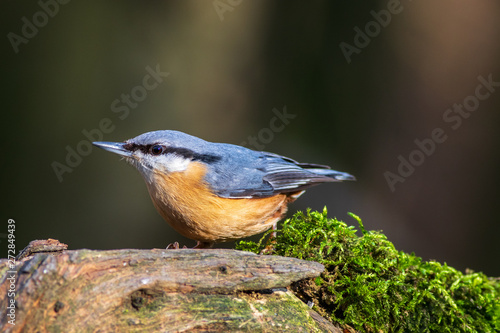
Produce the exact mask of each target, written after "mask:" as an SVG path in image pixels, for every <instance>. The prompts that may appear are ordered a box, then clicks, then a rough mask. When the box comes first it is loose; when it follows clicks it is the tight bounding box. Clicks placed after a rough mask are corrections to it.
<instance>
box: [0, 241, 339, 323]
mask: <svg viewBox="0 0 500 333" xmlns="http://www.w3.org/2000/svg"><path fill="white" fill-rule="evenodd" d="M323 269H324V267H323V266H322V265H321V264H319V263H316V262H312V261H303V260H298V259H294V258H286V257H279V256H261V255H255V254H252V253H249V252H242V251H235V250H224V249H209V250H192V249H180V250H164V249H153V250H111V251H96V250H85V249H83V250H70V251H68V250H66V251H61V252H59V253H57V254H48V253H35V254H32V255H30V256H28V257H26V258H24V259H22V260H20V261H18V262H17V263H16V264H15V267H13V268H9V266H8V264H7V260H4V259H2V260H0V295H2V298H1V299H0V313H4V314H2V316H1V318H0V325H1V328H2V330H1V331H7V332H82V331H83V332H128V331H136V332H142V331H144V332H155V331H160V332H201V331H203V332H207V331H208V332H216V331H234V332H240V331H241V332H273V331H277V332H278V331H290V332H295V331H297V332H300V331H302V332H315V331H317V332H325V331H326V332H340V330H337V329H336V328H335V327H334V326H333V325H331V324H329V323H328V322H327V321H324V320H320V319H318V316H317V314H316V313H314V312H313V311H312V310H310V309H309V307H308V306H307V305H305V304H304V303H303V302H302V301H300V300H299V299H298V298H296V297H295V296H294V295H293V294H292V293H291V292H290V291H288V290H287V289H286V287H287V286H289V285H290V284H291V283H292V282H295V281H298V280H301V279H305V278H311V277H315V276H318V275H319V274H320V273H321V272H322V271H323ZM13 275H15V300H16V310H15V325H11V324H9V323H8V320H9V317H8V316H7V315H6V313H5V309H6V308H7V306H8V302H9V299H8V298H7V297H6V295H7V293H8V291H9V289H12V288H13V287H14V286H13V284H12V281H14V280H12V279H9V277H12V276H13Z"/></svg>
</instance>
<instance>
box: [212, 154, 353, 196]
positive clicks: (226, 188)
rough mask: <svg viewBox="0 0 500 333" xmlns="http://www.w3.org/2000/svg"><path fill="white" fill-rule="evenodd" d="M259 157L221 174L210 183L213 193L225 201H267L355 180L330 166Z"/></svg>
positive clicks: (280, 158) (273, 157)
mask: <svg viewBox="0 0 500 333" xmlns="http://www.w3.org/2000/svg"><path fill="white" fill-rule="evenodd" d="M259 154H260V155H258V157H257V158H255V159H252V160H248V161H246V163H245V164H242V165H240V166H237V165H233V166H232V167H231V168H225V170H218V171H219V172H218V175H217V172H216V174H215V175H216V177H213V178H214V179H212V181H210V182H209V183H210V184H211V186H212V189H213V191H214V192H215V193H216V194H217V195H219V196H221V197H225V198H264V197H270V196H273V195H276V194H279V193H290V192H298V191H302V190H304V189H306V188H308V187H310V186H313V185H317V184H320V183H325V182H335V181H342V180H348V179H351V178H349V177H352V176H350V175H348V174H345V173H342V172H338V171H334V170H331V169H330V168H329V167H328V166H323V165H318V164H307V163H299V162H297V161H294V160H292V159H290V158H287V157H284V156H280V155H276V154H272V153H263V152H262V153H259ZM225 165H228V164H225ZM217 176H218V177H217Z"/></svg>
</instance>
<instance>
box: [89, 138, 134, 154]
mask: <svg viewBox="0 0 500 333" xmlns="http://www.w3.org/2000/svg"><path fill="white" fill-rule="evenodd" d="M92 144H93V145H94V146H96V147H99V148H102V149H104V150H107V151H110V152H112V153H115V154H118V155H121V156H124V157H131V156H132V152H131V151H130V150H127V149H125V143H123V142H104V141H98V142H92Z"/></svg>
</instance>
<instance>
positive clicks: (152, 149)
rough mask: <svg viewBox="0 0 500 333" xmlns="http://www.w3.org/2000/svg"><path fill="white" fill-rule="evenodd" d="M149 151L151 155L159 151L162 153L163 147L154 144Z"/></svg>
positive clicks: (158, 153) (157, 153)
mask: <svg viewBox="0 0 500 333" xmlns="http://www.w3.org/2000/svg"><path fill="white" fill-rule="evenodd" d="M149 151H150V152H151V154H153V155H160V154H161V153H163V152H164V151H165V147H164V146H162V145H154V146H152V147H151V149H150V150H149Z"/></svg>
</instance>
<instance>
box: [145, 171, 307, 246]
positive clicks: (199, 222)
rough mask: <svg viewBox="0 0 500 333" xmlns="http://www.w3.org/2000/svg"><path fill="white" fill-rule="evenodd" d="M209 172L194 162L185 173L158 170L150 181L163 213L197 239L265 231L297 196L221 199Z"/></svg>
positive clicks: (220, 238) (216, 239)
mask: <svg viewBox="0 0 500 333" xmlns="http://www.w3.org/2000/svg"><path fill="white" fill-rule="evenodd" d="M205 173H206V167H205V166H204V165H203V164H202V163H199V162H192V163H191V164H190V165H189V166H188V168H187V170H185V171H182V172H173V173H171V174H168V175H167V174H163V173H155V175H154V176H153V182H152V183H147V185H148V190H149V193H150V195H151V198H152V200H153V203H154V205H155V207H156V209H157V210H158V212H159V213H160V215H161V216H162V217H163V218H164V219H165V220H166V221H167V222H168V223H169V224H170V225H171V226H172V227H173V228H174V229H175V230H177V231H178V232H179V233H180V234H182V235H184V236H186V237H188V238H191V239H194V240H198V241H202V242H223V241H228V240H234V239H239V238H244V237H248V236H251V235H255V234H258V233H261V232H263V231H265V230H267V229H269V228H270V227H271V226H272V225H273V224H274V223H275V222H277V221H278V220H280V219H281V218H282V216H283V215H284V214H285V213H286V210H287V204H288V203H289V202H291V201H293V200H294V199H295V197H296V196H295V197H294V196H293V195H292V196H290V197H289V196H287V195H285V194H278V195H275V196H273V197H269V198H263V199H227V198H220V197H218V196H217V195H215V194H213V193H212V192H211V191H210V190H209V188H208V186H207V184H206V183H205V182H204V180H203V177H204V176H205ZM294 194H295V195H296V194H297V193H294Z"/></svg>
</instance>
